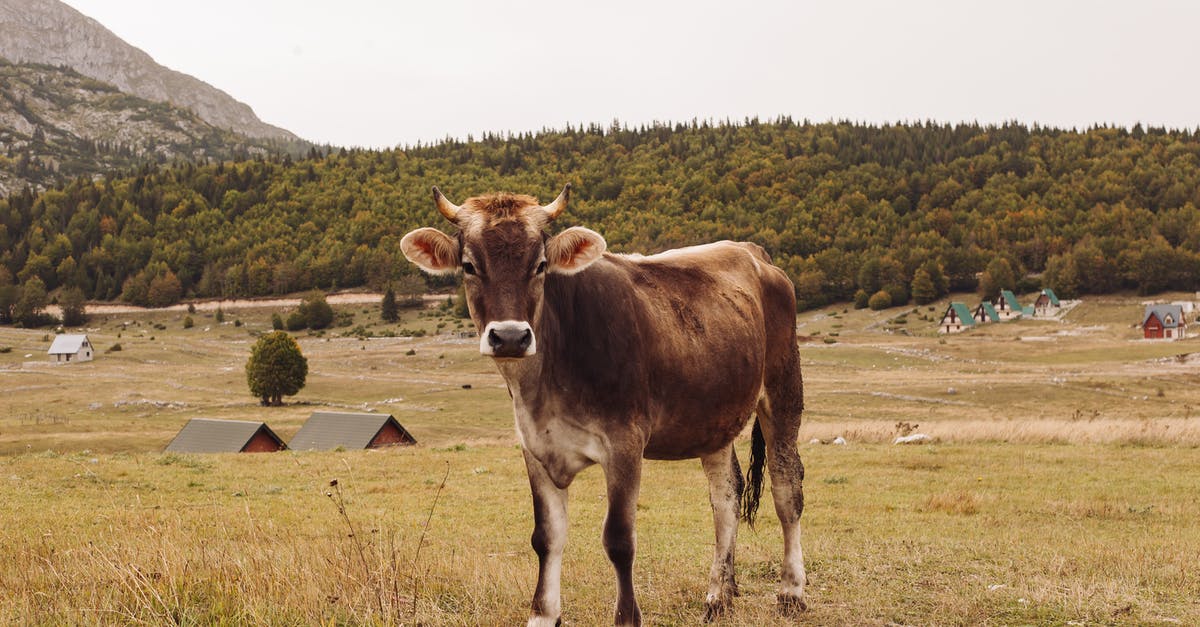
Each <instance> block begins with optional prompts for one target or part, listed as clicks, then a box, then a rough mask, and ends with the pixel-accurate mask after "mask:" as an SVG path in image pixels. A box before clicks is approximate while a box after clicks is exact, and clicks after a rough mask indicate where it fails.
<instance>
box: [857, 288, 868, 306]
mask: <svg viewBox="0 0 1200 627" xmlns="http://www.w3.org/2000/svg"><path fill="white" fill-rule="evenodd" d="M870 300H871V296H870V295H869V294H867V292H866V290H858V291H857V292H855V293H854V308H855V309H866V308H867V305H869V304H870Z"/></svg>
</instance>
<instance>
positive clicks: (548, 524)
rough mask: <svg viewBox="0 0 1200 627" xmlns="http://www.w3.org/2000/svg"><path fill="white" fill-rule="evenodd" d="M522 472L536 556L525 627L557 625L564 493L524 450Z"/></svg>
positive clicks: (564, 539)
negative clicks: (525, 478) (526, 480)
mask: <svg viewBox="0 0 1200 627" xmlns="http://www.w3.org/2000/svg"><path fill="white" fill-rule="evenodd" d="M525 469H526V471H527V472H528V473H529V487H530V490H531V491H532V492H533V536H532V538H530V540H531V544H533V550H534V552H536V553H537V556H538V580H537V588H536V589H535V590H534V592H533V603H532V607H531V613H530V616H529V623H528V627H554V626H555V625H558V624H560V620H559V617H560V615H561V613H562V601H561V596H560V588H559V582H560V580H561V578H562V557H563V549H564V548H566V544H567V491H566V490H564V489H561V488H559V487H558V486H556V485H554V482H553V481H552V480H551V479H550V477H549V475H547V474H546V469H545V467H543V466H542V463H541V462H539V461H538V460H537V459H536V458H535V457H534V456H533V455H532V454H530V453H529V451H525Z"/></svg>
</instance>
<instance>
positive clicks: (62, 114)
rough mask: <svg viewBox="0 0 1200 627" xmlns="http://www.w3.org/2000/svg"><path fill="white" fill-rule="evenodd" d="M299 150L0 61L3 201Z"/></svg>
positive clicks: (80, 79)
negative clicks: (87, 182) (67, 182)
mask: <svg viewBox="0 0 1200 627" xmlns="http://www.w3.org/2000/svg"><path fill="white" fill-rule="evenodd" d="M283 144H286V145H283ZM295 144H297V142H286V143H285V142H282V141H280V140H274V139H258V138H249V137H246V136H244V135H240V134H237V133H235V132H233V131H230V130H226V129H223V128H217V127H216V126H213V125H212V124H209V123H208V122H205V121H204V120H202V119H200V117H199V116H198V115H197V114H195V113H193V112H192V111H190V110H187V109H182V108H179V107H176V106H173V105H170V104H166V103H162V102H152V101H149V100H146V99H143V98H139V97H137V96H131V95H129V94H126V93H123V92H121V91H120V90H118V89H117V88H116V87H115V86H113V85H110V84H107V83H103V82H100V81H98V80H96V79H93V78H88V77H86V76H83V75H81V74H79V73H78V72H75V71H74V70H71V69H68V68H64V67H51V66H47V65H33V64H11V63H8V62H5V61H3V60H0V197H4V196H8V195H10V194H12V193H15V192H17V191H18V190H21V189H23V188H24V187H25V186H26V185H30V186H32V187H34V188H35V189H37V188H45V187H49V186H51V185H53V184H54V183H55V182H56V181H58V180H60V179H73V178H76V177H79V176H84V177H87V178H91V177H93V176H95V175H97V174H108V175H110V176H111V175H112V174H113V173H114V171H119V170H132V169H134V168H135V167H137V166H139V165H141V164H143V163H145V162H147V161H154V162H166V161H170V160H173V159H177V158H183V159H206V158H214V159H246V158H249V157H251V156H254V155H264V154H267V153H271V152H276V151H279V150H281V149H288V148H290V149H295V147H296V146H295Z"/></svg>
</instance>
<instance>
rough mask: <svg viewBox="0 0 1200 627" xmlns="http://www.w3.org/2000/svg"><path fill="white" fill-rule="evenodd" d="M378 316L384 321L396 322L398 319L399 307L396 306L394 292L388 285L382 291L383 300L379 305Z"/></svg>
mask: <svg viewBox="0 0 1200 627" xmlns="http://www.w3.org/2000/svg"><path fill="white" fill-rule="evenodd" d="M379 308H380V310H381V311H380V317H381V318H383V321H384V322H396V321H397V320H399V319H400V309H399V307H397V306H396V292H395V291H394V290H392V286H391V285H389V286H388V288H387V291H386V292H384V293H383V302H381V303H380V305H379Z"/></svg>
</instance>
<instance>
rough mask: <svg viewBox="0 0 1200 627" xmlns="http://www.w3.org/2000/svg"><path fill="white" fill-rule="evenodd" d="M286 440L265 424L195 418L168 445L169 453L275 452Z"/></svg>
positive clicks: (281, 447) (280, 448) (282, 446)
mask: <svg viewBox="0 0 1200 627" xmlns="http://www.w3.org/2000/svg"><path fill="white" fill-rule="evenodd" d="M286 448H287V447H286V446H284V444H283V440H281V439H279V436H277V435H275V432H274V431H272V430H271V428H270V427H268V426H267V425H266V423H263V422H251V421H249V420H213V419H211V418H193V419H191V420H189V421H188V423H187V424H186V425H183V429H180V431H179V434H178V435H176V436H175V439H174V440H171V443H170V444H168V445H167V448H166V450H165V451H164V452H166V453H273V452H275V451H282V450H284V449H286Z"/></svg>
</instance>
